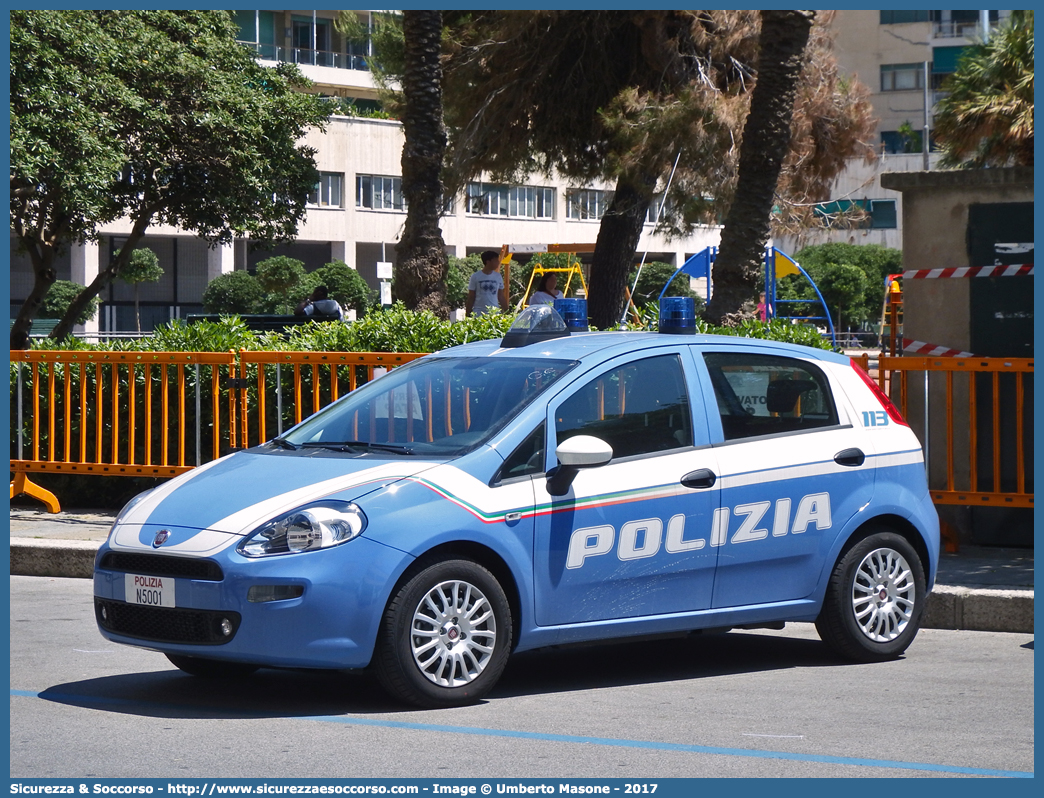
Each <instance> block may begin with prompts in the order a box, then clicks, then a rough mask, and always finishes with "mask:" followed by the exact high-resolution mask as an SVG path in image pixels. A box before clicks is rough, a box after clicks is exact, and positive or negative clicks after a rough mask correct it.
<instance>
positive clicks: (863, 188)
mask: <svg viewBox="0 0 1044 798" xmlns="http://www.w3.org/2000/svg"><path fill="white" fill-rule="evenodd" d="M983 15H986V17H987V18H988V26H989V29H992V28H993V27H995V26H996V25H997V24H998V23H999V21H1000V20H1003V19H1005V18H1006V17H1008V16H1010V15H1011V11H997V10H993V11H987V12H981V11H969V10H956V11H903V10H897V9H890V10H884V11H881V10H877V11H873V10H869V11H861V10H855V9H846V10H842V11H837V12H836V16H835V18H834V23H833V28H834V30H835V32H836V38H835V54H836V56H837V59H838V62H839V63H840V66H841V69H842V70H843V71H844V72H845V73H846V74H848V75H851V76H852V77H855V78H858V79H859V81H861V82H862V83H863V84H864V85H866V86H867V87H868V88H869V89H870V102H871V104H872V105H873V110H874V117H875V118H876V120H877V132H876V134H875V135H876V143H877V154H878V158H877V161H876V162H874V163H872V164H864V163H863V162H862V161H861V160H854V161H852V162H851V163H850V164H849V165H848V167H847V168H846V169H845V171H844V173H843V174H842V175H841V176H840V177H839V179H838V180H837V182H836V184H835V186H834V191H833V196H832V200H833V202H831V203H825V204H824V209H825V210H831V209H836V208H837V207H838V206H844V205H846V204H848V203H860V204H861V205H862V207H864V208H865V209H866V210H867V211H868V212H869V213H870V217H871V218H870V221H869V222H868V224H867V225H866V226H865V227H862V228H860V229H855V230H853V229H836V230H813V231H809V232H807V233H804V234H800V235H794V236H785V237H783V238H781V239H780V240H779V241H778V242H777V246H779V247H780V248H781V249H783V250H785V251H787V252H796V251H798V250H800V249H801V248H802V247H804V246H807V245H809V244H823V243H827V242H842V243H849V244H880V245H881V246H886V247H891V248H893V249H902V246H903V210H902V202H903V198H902V194H901V193H900V192H898V191H895V190H894V189H891V188H886V187H885V186H883V185H882V184H881V175H882V174H885V173H888V172H919V171H926V170H933V169H935V168H937V165H938V161H939V156H938V154H937V153H935V152H932V151H929V152H928V153H925V152H924V151H923V148H922V146H921V142H922V141H923V139H924V130H925V127H926V126H927V127H928V129H929V137H928V138H929V141H930V140H931V129H932V109H933V108H934V107H935V104H936V103H937V102H938V101H939V100H940V99H941V98H942V97H943V96H944V94H945V93H944V92H943V91H942V86H943V83H944V82H945V80H946V78H947V77H948V76H949V75H951V74H952V73H953V72H954V71H955V70H956V68H957V61H958V59H959V58H960V55H961V53H962V52H963V51H964V50H965V49H966V48H967V47H969V46H970V45H972V44H975V43H978V42H981V41H982V40H983V36H984V27H983V22H984V20H983Z"/></svg>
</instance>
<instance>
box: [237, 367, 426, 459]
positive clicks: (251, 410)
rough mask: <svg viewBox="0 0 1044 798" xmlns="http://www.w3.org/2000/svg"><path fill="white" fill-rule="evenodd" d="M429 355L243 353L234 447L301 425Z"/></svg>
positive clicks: (267, 437)
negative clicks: (393, 370)
mask: <svg viewBox="0 0 1044 798" xmlns="http://www.w3.org/2000/svg"><path fill="white" fill-rule="evenodd" d="M419 357H424V354H423V353H416V352H248V351H246V350H243V351H241V352H240V353H239V363H240V377H239V379H238V380H236V381H234V383H233V385H234V386H235V387H236V388H237V389H238V403H239V407H240V414H239V417H240V418H241V419H242V422H241V424H240V425H239V431H238V435H237V436H234V437H235V443H234V444H233V445H234V446H237V447H240V448H247V447H249V446H255V445H257V444H259V443H262V442H264V441H267V440H269V439H271V438H272V437H274V436H276V435H282V434H283V430H284V429H286V428H289V427H291V426H293V425H294V424H299V423H300V422H301V421H302V420H303V419H304V418H306V417H307V416H310V415H312V413H315V412H317V411H318V410H319V409H320V408H322V407H325V406H326V405H328V404H330V403H331V402H333V401H335V400H336V399H338V398H339V397H340V396H342V395H343V394H345V393H348V392H350V391H354V390H355V389H356V388H357V387H359V386H360V385H365V384H366V383H367V382H369V381H370V380H372V379H373V378H374V376H375V373H376V374H380V373H383V372H381V371H380V370H381V369H384V370H387V369H391V368H394V367H395V366H401V365H404V364H406V363H409V362H410V361H412V360H416V359H417V358H419Z"/></svg>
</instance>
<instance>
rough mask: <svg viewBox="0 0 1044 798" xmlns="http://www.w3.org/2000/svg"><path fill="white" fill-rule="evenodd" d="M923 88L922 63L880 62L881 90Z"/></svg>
mask: <svg viewBox="0 0 1044 798" xmlns="http://www.w3.org/2000/svg"><path fill="white" fill-rule="evenodd" d="M923 88H924V64H923V63H921V64H881V91H910V90H912V89H923Z"/></svg>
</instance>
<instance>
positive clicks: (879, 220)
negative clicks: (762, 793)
mask: <svg viewBox="0 0 1044 798" xmlns="http://www.w3.org/2000/svg"><path fill="white" fill-rule="evenodd" d="M898 226H899V218H898V214H897V212H896V201H895V200H870V227H871V228H872V229H874V230H895V229H896V228H897V227H898Z"/></svg>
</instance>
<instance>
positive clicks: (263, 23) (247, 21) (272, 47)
mask: <svg viewBox="0 0 1044 798" xmlns="http://www.w3.org/2000/svg"><path fill="white" fill-rule="evenodd" d="M235 13H236V24H237V25H238V26H239V41H240V42H242V43H243V44H245V45H247V46H248V47H249V48H250V49H251V50H253V51H254V52H255V53H256V54H257V56H258V58H262V59H264V60H266V61H275V60H276V58H277V57H278V55H279V48H278V47H277V46H276V34H275V12H274V11H236V12H235Z"/></svg>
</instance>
